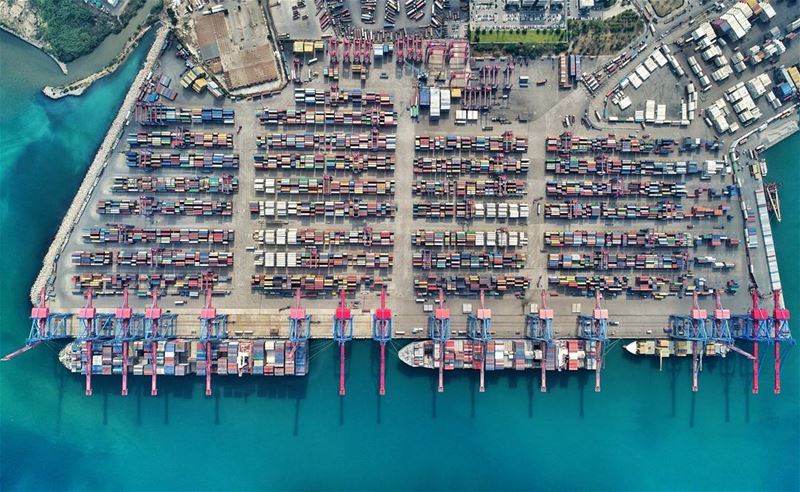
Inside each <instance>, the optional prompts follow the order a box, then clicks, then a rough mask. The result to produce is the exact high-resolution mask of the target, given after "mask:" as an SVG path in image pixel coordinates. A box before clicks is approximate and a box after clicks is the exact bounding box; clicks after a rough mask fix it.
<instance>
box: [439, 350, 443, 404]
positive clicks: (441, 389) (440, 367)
mask: <svg viewBox="0 0 800 492" xmlns="http://www.w3.org/2000/svg"><path fill="white" fill-rule="evenodd" d="M439 344H440V346H441V347H442V353H441V354H439V358H440V359H439V393H443V392H444V342H439Z"/></svg>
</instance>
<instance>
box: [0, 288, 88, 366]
mask: <svg viewBox="0 0 800 492" xmlns="http://www.w3.org/2000/svg"><path fill="white" fill-rule="evenodd" d="M71 319H72V314H69V313H51V312H50V308H48V307H47V294H46V293H45V289H44V287H43V288H42V290H40V291H39V303H38V304H37V305H36V306H34V307H33V308H31V331H30V333H29V334H28V338H27V339H26V340H25V345H24V346H23V347H22V348H20V349H18V350H15V351H14V352H12V353H10V354H8V355H6V356H5V357H3V361H9V360H11V359H13V358H14V357H16V356H18V355H22V354H24V353H25V352H27V351H28V350H30V349H32V348H34V347H36V346H38V345H41V344H42V343H45V342H50V341H54V340H66V339H68V338H71V337H72V335H71V334H70V333H69V328H70V320H71Z"/></svg>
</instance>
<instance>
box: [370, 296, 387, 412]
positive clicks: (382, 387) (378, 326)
mask: <svg viewBox="0 0 800 492" xmlns="http://www.w3.org/2000/svg"><path fill="white" fill-rule="evenodd" d="M372 339H373V340H375V341H376V342H378V343H379V344H380V347H381V372H380V384H379V386H378V394H380V395H381V396H383V395H385V394H386V343H388V342H389V341H390V340H391V339H392V310H391V309H389V308H387V307H386V288H385V287H384V288H383V289H381V307H380V309H377V310H375V314H373V315H372Z"/></svg>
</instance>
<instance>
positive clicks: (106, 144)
mask: <svg viewBox="0 0 800 492" xmlns="http://www.w3.org/2000/svg"><path fill="white" fill-rule="evenodd" d="M168 34H169V27H168V26H167V25H161V27H159V29H158V31H157V32H156V36H155V40H154V41H153V45H152V46H151V47H150V51H148V53H147V58H146V59H145V62H144V66H143V67H142V69H141V70H139V73H138V74H137V75H136V78H135V79H134V81H133V82H132V83H131V86H130V88H129V89H128V93H127V94H126V95H125V99H124V100H123V102H122V105H121V106H120V108H119V112H118V113H117V116H116V117H115V118H114V121H113V122H112V123H111V126H110V127H109V129H108V132H107V133H106V136H105V138H104V139H103V142H102V143H101V144H100V148H99V149H98V150H97V154H96V155H95V157H94V160H93V161H92V164H91V165H90V166H89V169H88V170H87V171H86V176H85V177H84V178H83V181H82V182H81V185H80V188H78V191H77V193H75V197H74V198H73V200H72V203H71V204H70V206H69V209H68V210H67V212H66V214H65V215H64V219H63V220H62V221H61V225H60V226H59V228H58V231H57V232H56V235H55V237H54V238H53V241H52V242H51V243H50V247H49V248H48V250H47V254H46V255H45V257H44V259H43V260H42V269H41V270H40V271H39V274H38V275H37V277H36V280H35V281H34V283H33V286H32V287H31V292H30V297H31V303H33V304H36V302H37V300H38V293H39V291H40V290H41V289H42V288H47V287H51V284H52V283H53V282H54V281H55V274H56V262H57V260H58V257H59V256H60V255H61V253H62V251H63V250H64V247H65V246H66V243H67V240H68V239H69V235H70V233H71V232H72V231H73V229H74V228H75V226H76V224H77V222H78V220H79V219H80V217H81V215H82V214H83V212H84V210H85V209H86V207H87V206H89V197H90V196H91V194H92V191H93V190H94V187H95V186H97V183H98V181H99V179H100V175H101V174H102V173H103V170H104V169H105V168H106V166H107V165H108V161H109V158H110V157H111V154H112V152H113V151H114V148H115V147H116V145H117V142H119V139H120V138H121V137H122V133H123V129H124V128H125V125H126V120H127V118H128V116H129V114H130V113H131V112H132V111H133V108H134V106H135V105H136V100H137V97H138V95H139V87H140V86H141V85H142V83H143V82H144V80H145V78H146V77H147V74H148V73H149V72H150V70H152V68H153V65H154V64H155V63H156V61H157V60H158V57H159V55H160V53H161V49H162V47H163V46H164V43H165V42H166V40H167V36H168Z"/></svg>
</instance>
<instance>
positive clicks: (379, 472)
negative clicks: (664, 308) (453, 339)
mask: <svg viewBox="0 0 800 492" xmlns="http://www.w3.org/2000/svg"><path fill="white" fill-rule="evenodd" d="M143 56H144V50H143V48H140V49H139V50H138V51H136V53H135V54H134V55H133V56H132V58H131V59H130V60H129V61H128V62H127V63H126V64H125V66H124V67H123V68H122V70H120V71H119V72H118V73H117V74H115V75H114V76H112V77H110V78H108V79H105V80H103V81H101V82H99V83H98V84H96V85H95V86H94V87H92V88H91V89H90V90H89V91H88V92H87V93H86V94H85V95H84V96H83V97H81V98H79V99H66V100H62V101H58V102H53V101H49V100H46V99H45V98H43V97H42V96H41V95H39V93H38V88H39V87H41V85H42V83H43V82H42V81H43V80H46V79H47V77H51V76H53V75H52V74H57V71H56V69H55V68H54V67H52V66H51V65H50V62H49V61H48V60H47V58H46V57H44V56H43V55H40V54H39V53H37V52H36V51H35V50H33V49H29V48H28V47H26V46H23V45H21V44H20V43H18V42H17V41H15V40H13V39H11V38H9V37H7V36H4V35H3V37H0V57H1V58H2V60H1V61H2V66H3V67H4V68H5V67H9V66H13V67H15V68H14V70H5V69H4V70H2V71H0V96H1V97H2V99H0V106H2V112H1V113H0V138H2V145H1V146H0V152H2V156H1V157H2V159H0V231H2V233H1V234H0V272H2V273H0V292H2V294H0V351H1V352H3V353H6V352H9V351H11V350H13V349H15V348H17V347H18V346H19V344H20V343H21V342H22V341H23V340H24V338H25V336H26V335H27V332H28V329H29V321H28V320H27V315H28V313H29V309H30V306H29V302H28V291H29V289H30V285H31V283H32V282H33V279H34V277H35V275H36V273H37V271H38V269H39V265H40V262H41V258H42V256H43V255H44V252H45V250H46V248H47V246H48V243H49V241H50V240H51V238H52V236H53V234H54V233H55V231H56V229H57V227H58V224H59V222H60V220H61V216H62V214H63V212H64V211H65V210H66V208H67V206H68V205H69V203H70V200H71V198H72V195H73V193H74V192H75V190H76V189H77V188H78V185H79V183H80V179H81V176H82V174H83V173H84V172H85V169H86V167H87V166H88V164H89V162H90V160H91V158H92V156H93V154H94V152H95V150H96V148H97V146H98V145H99V143H100V141H101V139H102V137H103V134H104V132H105V129H106V127H107V126H108V124H109V123H110V121H111V120H112V118H113V116H114V113H115V111H116V108H117V107H118V106H119V104H120V103H121V100H122V97H123V95H124V92H125V90H126V88H127V85H128V84H129V83H130V82H131V80H132V79H133V77H134V75H135V72H136V70H137V67H138V66H139V65H140V63H141V60H142V58H143ZM798 153H800V136H795V137H793V139H791V140H789V141H786V142H784V143H783V144H781V145H780V146H779V147H776V148H775V149H773V150H771V151H770V153H769V170H770V176H771V177H774V178H775V179H778V180H780V181H782V182H784V183H785V186H784V190H788V189H797V187H798V186H800V166H797V160H796V158H793V156H796V155H797V154H798ZM783 197H784V203H783V212H784V213H783V215H784V222H783V223H782V224H779V225H778V224H776V225H775V228H774V230H775V238H776V245H777V248H778V252H779V256H780V267H781V272H782V273H783V278H784V285H785V288H786V293H785V296H786V298H787V303H788V305H789V307H790V308H791V307H795V308H796V309H800V308H797V306H800V303H798V302H797V300H798V299H800V284H799V283H798V275H797V273H798V272H800V267H799V265H800V263H798V262H800V260H798V256H797V255H792V254H791V252H792V251H793V247H792V244H793V243H794V242H796V240H797V234H798V233H797V231H798V230H800V224H799V223H798V217H800V203H798V200H797V198H796V196H795V195H793V194H792V193H791V192H786V191H784V194H783ZM348 352H349V366H348V375H347V389H348V394H347V396H346V397H345V398H340V397H339V396H338V394H337V376H336V374H337V367H336V363H337V360H338V359H337V354H336V352H335V351H334V350H333V349H332V347H331V346H330V345H329V344H328V343H327V342H318V343H314V344H313V346H312V354H313V355H312V359H311V363H310V369H311V371H310V375H309V376H308V377H306V378H302V379H295V380H292V379H279V378H273V379H259V380H253V379H247V378H244V379H236V378H217V379H216V383H215V388H216V392H215V395H214V397H213V398H212V399H207V398H206V397H205V396H204V395H203V383H202V381H201V380H200V378H196V379H195V378H188V379H178V378H161V379H160V380H159V397H158V398H151V397H150V396H149V387H148V384H149V383H148V381H144V380H142V379H140V378H132V380H131V393H130V396H128V397H127V398H122V397H120V396H119V379H118V378H95V381H94V387H95V396H93V397H91V398H87V397H85V396H84V395H83V380H82V379H81V378H80V377H79V376H75V375H71V374H68V373H66V371H65V370H64V369H63V368H62V367H60V365H59V364H58V362H57V359H56V357H55V355H56V354H55V349H51V348H48V347H40V348H38V349H36V350H34V351H31V352H29V353H27V354H25V355H24V356H22V357H19V358H17V359H15V360H14V361H13V362H10V363H4V364H3V365H2V366H0V489H2V490H21V489H26V490H30V489H38V490H54V489H59V490H62V489H66V490H87V489H89V490H100V489H104V490H145V489H147V490H153V489H157V490H276V489H293V490H309V489H349V490H356V489H357V490H393V489H395V490H396V489H462V490H464V489H467V490H477V489H481V490H499V489H538V490H552V489H560V490H582V489H628V490H688V489H704V490H798V489H799V488H800V471H799V470H800V466H798V443H800V415H799V414H800V398H799V395H800V393H799V391H798V381H800V363H799V362H798V361H800V358H799V357H798V355H797V350H796V349H795V350H793V351H792V352H791V353H790V354H789V356H788V358H787V360H786V362H785V367H784V380H783V394H782V395H780V396H776V395H773V394H772V393H771V387H772V383H771V374H772V359H771V355H772V354H771V350H770V351H766V352H769V353H767V354H766V356H765V358H764V361H763V367H762V371H763V372H762V381H761V385H762V393H761V394H759V395H752V394H750V370H751V366H750V364H749V363H747V362H746V361H744V360H743V359H742V358H740V357H738V356H736V357H730V358H729V359H727V360H721V361H715V360H707V361H706V366H705V370H704V372H703V373H702V375H701V381H700V385H701V390H700V392H699V393H697V394H693V393H692V392H691V374H690V361H688V360H681V361H676V360H671V361H667V362H666V363H665V367H664V371H663V372H659V371H658V365H657V361H654V360H649V359H643V358H638V359H637V358H633V357H629V356H627V355H625V354H623V352H622V350H621V347H619V346H617V347H615V348H614V349H613V350H612V351H611V353H610V354H609V356H608V359H607V362H606V364H607V368H606V369H605V371H604V381H603V392H602V393H600V394H596V393H595V392H594V379H593V376H591V375H589V374H570V375H562V376H559V375H554V376H551V377H550V379H549V382H550V391H549V392H548V393H546V394H541V393H539V391H538V374H537V373H530V374H523V375H519V374H511V373H508V372H507V373H500V374H489V375H488V378H487V385H488V387H487V391H486V393H479V392H478V380H477V376H476V375H474V374H457V375H453V374H447V375H446V384H445V393H444V394H437V393H436V386H435V377H434V374H433V373H429V372H426V371H419V370H418V371H414V370H412V369H410V368H406V367H405V366H401V364H400V363H399V362H398V361H397V359H396V358H395V357H393V356H394V349H392V350H391V351H390V353H391V355H392V357H391V358H390V359H389V364H388V371H387V372H388V376H387V377H388V394H387V396H385V397H384V398H379V397H378V396H377V387H376V386H377V372H378V366H377V363H378V361H377V348H376V347H375V346H374V345H372V344H371V343H368V342H359V343H355V344H352V346H348ZM762 352H764V351H762Z"/></svg>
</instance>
